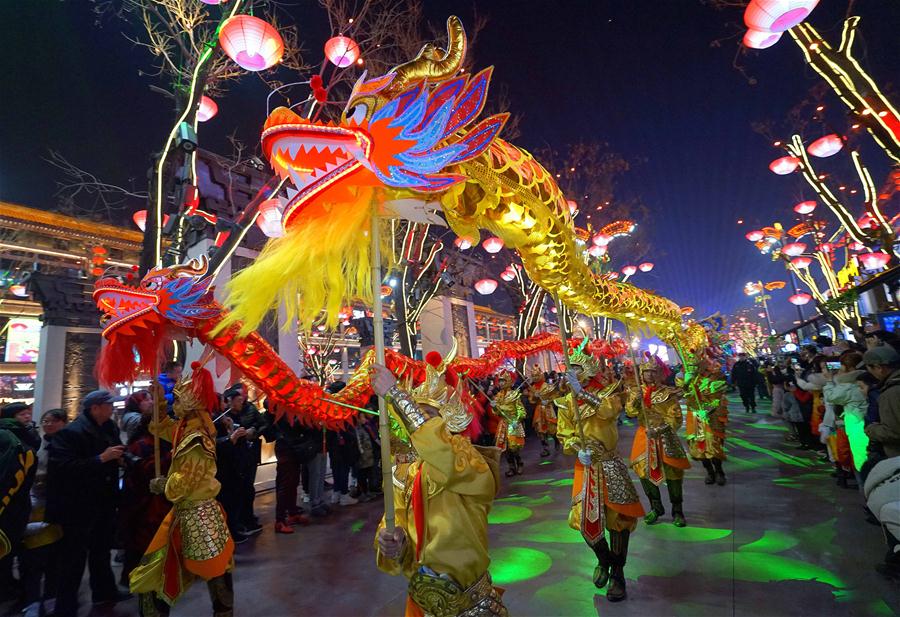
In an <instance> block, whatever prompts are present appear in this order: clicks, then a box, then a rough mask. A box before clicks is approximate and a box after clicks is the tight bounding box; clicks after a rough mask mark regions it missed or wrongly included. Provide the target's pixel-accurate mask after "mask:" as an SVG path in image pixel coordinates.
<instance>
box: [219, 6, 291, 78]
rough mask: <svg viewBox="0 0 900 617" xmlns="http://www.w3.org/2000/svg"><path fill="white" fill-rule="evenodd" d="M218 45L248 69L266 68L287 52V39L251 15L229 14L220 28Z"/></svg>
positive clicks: (261, 69)
mask: <svg viewBox="0 0 900 617" xmlns="http://www.w3.org/2000/svg"><path fill="white" fill-rule="evenodd" d="M219 44H220V45H222V50H223V51H224V52H225V53H226V54H227V55H228V57H229V58H231V59H232V60H234V61H235V62H236V63H237V64H238V66H240V67H241V68H242V69H245V70H247V71H264V70H266V69H268V68H271V67H273V66H275V65H276V64H278V62H280V61H281V56H282V55H284V41H283V40H282V39H281V35H280V34H278V31H277V30H275V28H273V27H272V26H271V24H269V23H267V22H265V21H263V20H262V19H260V18H258V17H253V16H252V15H235V16H233V17H229V18H228V19H227V20H225V23H224V24H222V27H221V29H220V30H219Z"/></svg>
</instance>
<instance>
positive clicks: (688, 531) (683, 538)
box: [640, 525, 731, 542]
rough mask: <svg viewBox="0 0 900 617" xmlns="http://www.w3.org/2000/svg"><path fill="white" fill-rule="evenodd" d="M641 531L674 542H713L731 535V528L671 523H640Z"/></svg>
mask: <svg viewBox="0 0 900 617" xmlns="http://www.w3.org/2000/svg"><path fill="white" fill-rule="evenodd" d="M640 532H641V533H647V534H649V535H651V536H653V537H654V538H655V539H658V540H669V541H674V542H713V541H715V540H721V539H722V538H727V537H728V536H730V535H731V529H717V528H714V527H692V526H690V525H688V526H687V527H682V528H680V529H679V528H678V527H675V526H673V525H642V526H641V529H640Z"/></svg>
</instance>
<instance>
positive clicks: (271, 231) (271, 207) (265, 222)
mask: <svg viewBox="0 0 900 617" xmlns="http://www.w3.org/2000/svg"><path fill="white" fill-rule="evenodd" d="M282 210H283V208H282V205H281V200H280V199H278V198H277V197H274V198H272V199H267V200H265V201H264V202H262V203H261V204H259V214H257V216H256V224H257V226H258V227H259V228H260V229H261V230H262V232H263V233H264V234H265V235H266V237H268V238H280V237H281V236H283V235H284V227H283V226H282V225H281V212H282Z"/></svg>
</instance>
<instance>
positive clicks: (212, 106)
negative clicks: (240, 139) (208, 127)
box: [197, 94, 219, 122]
mask: <svg viewBox="0 0 900 617" xmlns="http://www.w3.org/2000/svg"><path fill="white" fill-rule="evenodd" d="M217 113H219V106H218V105H216V102H215V101H214V100H212V99H211V98H209V97H208V96H206V95H205V94H204V95H203V96H201V97H200V106H199V107H198V108H197V120H198V121H199V122H206V121H207V120H211V119H212V118H213V116H215V115H216V114H217Z"/></svg>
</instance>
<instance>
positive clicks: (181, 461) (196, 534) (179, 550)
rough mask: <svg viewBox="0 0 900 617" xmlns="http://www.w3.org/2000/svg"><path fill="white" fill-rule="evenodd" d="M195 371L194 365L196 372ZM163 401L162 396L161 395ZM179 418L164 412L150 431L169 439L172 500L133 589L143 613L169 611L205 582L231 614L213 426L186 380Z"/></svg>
mask: <svg viewBox="0 0 900 617" xmlns="http://www.w3.org/2000/svg"><path fill="white" fill-rule="evenodd" d="M196 374H197V371H196V370H195V376H196ZM161 403H162V405H163V411H164V405H165V399H161ZM174 411H175V414H176V416H177V417H178V418H179V420H178V422H175V421H173V420H172V419H171V418H168V417H166V418H164V419H163V420H162V421H161V422H160V423H159V424H156V425H154V424H151V426H150V429H151V431H152V432H153V433H154V434H156V435H159V437H160V438H162V439H165V440H166V441H169V442H171V443H172V463H171V466H170V468H169V473H168V476H167V477H166V478H165V496H166V499H168V500H169V501H171V502H172V510H171V511H170V512H169V513H168V514H167V515H166V518H165V519H164V520H163V522H162V524H161V525H160V527H159V530H157V532H156V535H155V536H154V537H153V540H152V541H151V542H150V546H148V547H147V551H146V553H145V554H144V557H143V558H142V559H141V564H140V565H139V566H138V567H137V568H135V570H134V571H133V572H132V573H131V591H132V592H134V593H137V594H140V610H141V615H143V616H144V617H149V616H151V615H153V616H155V615H168V613H169V606H170V605H173V604H174V603H175V602H176V601H177V600H178V598H180V597H181V595H182V594H183V593H184V592H185V591H186V590H187V588H188V587H189V586H190V585H191V583H193V581H194V579H195V578H201V579H203V580H205V581H206V582H207V586H208V588H209V594H210V598H211V600H212V603H213V614H214V615H215V616H216V617H227V616H230V615H232V614H233V607H234V592H233V589H232V581H231V570H232V569H233V566H234V562H233V560H232V555H233V553H234V541H233V540H232V538H231V535H230V534H229V533H228V526H227V525H226V524H225V512H224V510H223V509H222V506H221V505H220V504H219V502H218V501H216V495H218V494H219V489H220V485H219V481H218V480H216V441H215V435H216V431H215V427H214V426H213V423H212V418H211V417H210V415H209V413H208V412H207V411H206V408H205V405H203V403H201V400H200V399H198V398H197V396H196V395H195V393H194V391H193V390H192V388H191V387H190V385H189V384H188V383H180V384H179V385H178V386H176V388H175V403H174Z"/></svg>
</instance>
